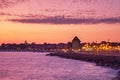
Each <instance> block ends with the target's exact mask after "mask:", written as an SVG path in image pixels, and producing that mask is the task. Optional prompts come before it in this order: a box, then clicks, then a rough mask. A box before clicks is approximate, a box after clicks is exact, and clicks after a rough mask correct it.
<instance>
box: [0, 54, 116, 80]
mask: <svg viewBox="0 0 120 80" xmlns="http://www.w3.org/2000/svg"><path fill="white" fill-rule="evenodd" d="M45 54H46V53H32V52H0V80H111V79H112V78H113V77H115V76H116V75H117V71H116V70H113V69H109V68H103V67H100V66H95V64H93V63H88V62H82V61H77V60H71V59H63V58H58V57H51V56H45Z"/></svg>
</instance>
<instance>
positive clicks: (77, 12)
mask: <svg viewBox="0 0 120 80" xmlns="http://www.w3.org/2000/svg"><path fill="white" fill-rule="evenodd" d="M119 3H120V0H14V1H13V0H0V15H1V16H7V19H8V20H9V19H10V21H17V22H23V23H24V22H27V23H32V22H33V23H53V24H54V23H55V24H59V23H60V24H61V23H62V24H64V23H65V24H70V23H71V24H76V23H77V24H78V23H80V24H81V23H85V24H86V23H120V5H119ZM4 19H5V18H4ZM61 21H63V22H61ZM74 21H75V22H74Z"/></svg>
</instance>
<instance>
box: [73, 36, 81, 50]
mask: <svg viewBox="0 0 120 80" xmlns="http://www.w3.org/2000/svg"><path fill="white" fill-rule="evenodd" d="M80 42H81V41H80V40H79V38H78V37H77V36H75V37H74V38H73V40H72V50H73V51H78V50H80Z"/></svg>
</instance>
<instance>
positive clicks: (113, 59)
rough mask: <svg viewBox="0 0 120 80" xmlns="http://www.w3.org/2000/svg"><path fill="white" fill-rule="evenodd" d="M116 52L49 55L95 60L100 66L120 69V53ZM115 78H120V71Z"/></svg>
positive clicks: (56, 53) (118, 79) (58, 53)
mask: <svg viewBox="0 0 120 80" xmlns="http://www.w3.org/2000/svg"><path fill="white" fill-rule="evenodd" d="M114 54H116V53H115V52H112V53H110V54H109V52H107V54H106V52H105V53H102V54H100V53H96V52H91V53H88V52H79V53H74V52H67V53H64V52H55V53H50V54H47V55H49V56H59V57H62V58H68V59H75V60H81V61H88V62H93V63H96V65H99V66H106V67H111V68H114V69H118V70H119V69H120V55H119V53H117V54H118V55H114ZM113 80H120V71H119V72H118V76H117V77H116V78H115V79H113Z"/></svg>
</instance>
